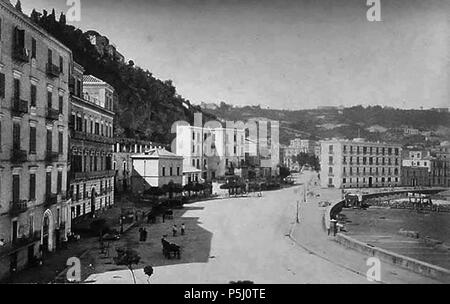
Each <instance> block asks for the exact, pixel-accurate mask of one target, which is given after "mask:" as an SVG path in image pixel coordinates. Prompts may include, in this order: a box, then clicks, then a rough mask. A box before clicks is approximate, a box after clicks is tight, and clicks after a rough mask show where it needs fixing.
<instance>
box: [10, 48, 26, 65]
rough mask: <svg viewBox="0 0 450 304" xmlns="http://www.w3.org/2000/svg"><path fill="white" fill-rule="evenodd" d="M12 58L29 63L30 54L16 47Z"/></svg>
mask: <svg viewBox="0 0 450 304" xmlns="http://www.w3.org/2000/svg"><path fill="white" fill-rule="evenodd" d="M12 57H13V59H14V60H16V61H18V62H23V63H27V62H29V61H30V52H29V51H28V50H27V49H26V48H24V47H14V48H13V52H12Z"/></svg>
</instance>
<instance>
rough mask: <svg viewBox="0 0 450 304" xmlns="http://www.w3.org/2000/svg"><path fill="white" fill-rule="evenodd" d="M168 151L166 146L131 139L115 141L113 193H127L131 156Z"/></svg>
mask: <svg viewBox="0 0 450 304" xmlns="http://www.w3.org/2000/svg"><path fill="white" fill-rule="evenodd" d="M156 148H159V149H162V148H165V149H168V146H167V145H163V144H158V143H153V142H150V141H143V140H136V139H132V138H117V139H115V143H114V146H113V147H112V149H113V170H114V172H115V178H114V186H115V188H114V193H121V192H127V191H128V190H129V189H130V185H131V169H132V168H133V167H132V166H133V162H132V159H131V156H132V155H134V154H137V153H144V152H145V151H147V150H150V149H156Z"/></svg>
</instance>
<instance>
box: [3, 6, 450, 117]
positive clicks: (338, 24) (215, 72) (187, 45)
mask: <svg viewBox="0 0 450 304" xmlns="http://www.w3.org/2000/svg"><path fill="white" fill-rule="evenodd" d="M15 1H16V0H12V3H15ZM380 1H381V18H382V21H381V22H369V21H367V18H366V12H367V10H368V6H366V0H339V1H337V0H324V1H322V0H320V1H319V0H281V1H276V0H240V1H238V0H122V1H120V0H81V4H82V10H81V22H76V23H73V25H75V26H77V27H80V28H81V29H83V30H88V29H94V30H96V31H98V32H100V33H101V34H104V35H106V36H107V37H108V38H110V41H112V42H113V43H114V44H115V45H116V46H117V48H118V49H119V51H120V52H121V53H122V54H123V55H124V56H125V57H126V58H127V59H133V60H134V61H135V62H136V64H138V65H139V66H141V67H143V68H147V69H149V70H150V71H151V72H152V73H153V74H154V75H155V76H156V77H158V78H161V79H172V80H173V82H174V84H175V86H176V87H177V90H178V93H180V94H181V95H183V96H184V97H185V98H187V99H189V100H190V101H191V102H193V103H200V102H201V101H204V102H220V101H226V102H228V103H231V104H235V105H244V104H250V105H257V104H260V105H261V106H264V107H267V106H268V107H271V108H284V109H288V108H289V109H299V108H312V107H315V106H318V105H345V106H348V105H354V104H363V105H374V104H379V105H390V106H396V107H404V108H419V107H420V106H423V107H424V108H429V107H449V104H450V90H449V84H450V78H449V69H450V65H449V52H450V40H449V39H450V30H449V23H450V15H449V14H450V10H449V4H448V3H449V1H446V0H426V1H424V0H404V1H402V0H380ZM22 7H23V9H24V11H25V12H29V11H31V9H32V8H33V7H35V8H37V9H38V10H39V11H41V10H42V9H44V8H46V9H51V8H55V9H56V10H57V12H58V13H59V12H60V11H66V10H67V9H68V6H66V0H22Z"/></svg>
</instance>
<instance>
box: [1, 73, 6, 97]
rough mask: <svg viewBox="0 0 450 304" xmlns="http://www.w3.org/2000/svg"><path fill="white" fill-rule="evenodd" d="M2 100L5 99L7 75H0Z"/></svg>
mask: <svg viewBox="0 0 450 304" xmlns="http://www.w3.org/2000/svg"><path fill="white" fill-rule="evenodd" d="M0 98H5V74H3V73H0Z"/></svg>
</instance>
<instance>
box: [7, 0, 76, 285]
mask: <svg viewBox="0 0 450 304" xmlns="http://www.w3.org/2000/svg"><path fill="white" fill-rule="evenodd" d="M0 40H1V42H0V239H1V241H2V243H3V245H2V246H0V277H6V276H8V275H9V274H10V273H12V272H15V271H19V270H21V269H23V268H24V267H26V266H27V265H29V264H32V263H33V262H34V261H36V258H41V257H43V258H45V255H46V253H47V252H49V251H54V250H55V249H57V248H58V247H59V245H60V244H61V242H62V241H65V240H66V239H67V234H68V232H69V231H70V219H69V218H68V210H69V209H68V206H69V204H70V201H69V200H68V198H67V196H66V186H67V183H66V180H67V167H68V163H67V160H68V158H67V153H68V141H67V138H68V97H69V66H70V63H71V61H72V53H71V51H70V50H69V49H68V48H67V47H65V46H64V45H63V44H62V43H60V42H59V41H58V40H56V39H55V38H53V37H52V36H51V35H50V34H48V33H47V32H46V31H44V30H43V29H42V28H40V27H38V26H37V25H36V24H34V23H33V22H31V20H30V19H29V18H28V17H26V16H25V15H24V14H22V13H21V12H18V11H17V10H16V9H15V8H14V7H13V6H12V5H11V4H10V3H9V2H8V1H0Z"/></svg>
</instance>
